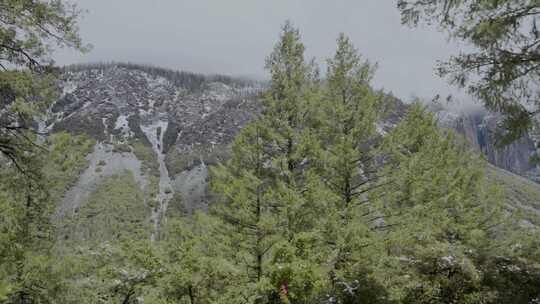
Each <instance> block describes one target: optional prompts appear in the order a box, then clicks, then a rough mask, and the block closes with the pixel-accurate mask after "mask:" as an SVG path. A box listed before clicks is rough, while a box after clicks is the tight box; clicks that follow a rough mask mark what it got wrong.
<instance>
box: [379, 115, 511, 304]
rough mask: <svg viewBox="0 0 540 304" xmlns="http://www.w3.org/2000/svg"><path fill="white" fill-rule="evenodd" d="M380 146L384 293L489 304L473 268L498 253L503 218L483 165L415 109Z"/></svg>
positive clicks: (409, 298)
mask: <svg viewBox="0 0 540 304" xmlns="http://www.w3.org/2000/svg"><path fill="white" fill-rule="evenodd" d="M387 143H389V145H390V147H391V149H390V150H391V152H390V153H389V159H388V163H389V164H388V167H387V169H388V170H390V171H391V172H392V174H391V175H389V176H388V178H387V179H388V180H389V181H390V183H389V185H388V187H385V189H384V190H382V191H384V193H385V198H384V204H385V207H386V208H387V209H386V214H388V215H390V216H388V217H386V218H385V221H386V223H385V225H388V226H391V227H393V228H394V229H391V230H390V231H389V233H388V234H387V241H386V251H387V252H388V253H389V255H390V256H393V258H391V259H390V260H389V264H390V265H393V266H392V268H391V271H392V272H391V274H389V275H388V276H387V278H388V283H387V284H388V286H389V288H391V289H394V291H396V290H398V291H397V293H401V295H400V296H398V297H402V300H403V301H404V302H405V303H433V302H434V301H435V302H437V303H489V300H490V291H489V289H488V288H486V286H483V285H482V283H481V281H482V267H481V264H480V262H481V261H482V260H483V259H485V257H486V256H489V255H491V254H495V252H497V248H498V247H499V246H500V243H499V242H498V241H496V238H497V237H498V234H497V232H498V230H497V228H500V225H502V224H504V222H505V220H504V218H503V217H502V205H501V200H500V199H501V196H500V192H499V191H498V190H497V188H495V187H494V186H493V185H491V184H490V183H489V182H488V181H487V180H486V178H485V164H484V161H483V160H482V159H481V158H480V157H479V156H478V155H477V154H475V153H474V152H472V151H471V150H470V148H468V147H467V145H466V144H465V143H464V142H463V141H462V140H459V139H458V138H457V137H456V136H455V135H454V134H453V133H452V132H451V131H446V130H441V129H439V128H438V127H437V124H436V121H435V119H434V118H433V116H432V115H431V114H428V113H427V112H426V110H425V109H424V108H423V107H422V106H420V105H413V106H412V108H411V109H410V111H409V113H408V115H407V117H406V118H405V119H404V121H403V122H402V123H400V125H399V126H398V127H396V129H395V130H393V132H392V134H391V135H390V136H389V137H388V138H387Z"/></svg>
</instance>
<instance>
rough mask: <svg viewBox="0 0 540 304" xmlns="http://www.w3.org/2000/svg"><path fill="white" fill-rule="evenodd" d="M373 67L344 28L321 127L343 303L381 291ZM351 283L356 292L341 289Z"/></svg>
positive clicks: (333, 260) (377, 103)
mask: <svg viewBox="0 0 540 304" xmlns="http://www.w3.org/2000/svg"><path fill="white" fill-rule="evenodd" d="M374 69H375V67H374V66H373V65H371V64H370V63H369V62H367V61H363V60H362V59H361V57H360V55H359V54H358V51H357V50H356V49H355V48H354V46H353V45H352V44H351V42H350V40H349V39H348V38H347V37H346V36H345V35H343V34H341V35H340V37H339V38H338V40H337V51H336V53H335V55H334V57H333V58H332V59H330V60H328V73H327V81H326V86H325V89H326V90H325V94H324V102H323V103H322V105H323V106H322V113H321V120H320V121H321V123H320V124H321V127H320V128H319V134H320V135H319V136H320V141H321V142H322V144H323V146H324V148H323V149H322V151H321V153H320V155H321V157H320V159H319V163H320V166H321V168H320V175H321V179H322V181H323V183H324V184H325V186H326V187H327V189H328V191H329V192H330V193H331V195H332V196H331V197H333V200H332V202H333V205H332V207H331V208H329V210H330V211H329V212H328V214H327V223H326V224H327V233H328V235H327V236H326V238H327V243H328V244H329V245H330V246H329V247H330V256H329V259H330V264H331V265H330V279H331V280H332V288H331V292H330V294H331V297H336V296H337V295H336V294H338V295H340V296H339V297H340V298H339V299H336V300H337V301H339V302H341V303H348V302H349V301H353V302H354V301H355V299H358V298H366V297H370V298H371V299H372V300H369V301H372V302H373V303H375V302H376V297H377V296H376V295H375V293H376V291H375V290H373V289H372V288H371V287H373V286H370V287H367V286H369V284H370V283H369V282H368V281H369V280H370V279H369V277H368V276H369V273H370V270H369V267H368V265H372V264H373V259H375V258H377V253H376V251H377V245H378V242H377V241H376V234H375V232H374V230H375V224H376V219H378V218H380V214H378V213H377V212H376V210H375V206H374V204H373V203H374V202H372V201H371V200H370V194H371V192H372V191H374V190H376V189H377V187H379V186H380V184H379V183H380V181H379V177H378V175H379V174H380V173H379V172H378V168H377V163H376V159H377V158H378V155H377V153H378V151H377V149H376V147H375V143H376V138H377V137H378V136H380V135H379V134H378V133H377V126H376V124H377V122H379V120H380V119H381V118H382V112H381V109H382V107H381V105H382V98H383V95H382V94H380V93H377V92H375V91H374V90H373V89H372V88H371V87H370V81H371V79H372V77H373V73H374ZM346 286H349V288H351V289H354V292H349V293H348V294H347V293H339V292H338V290H341V289H343V288H345V287H346ZM351 286H354V287H351ZM369 289H372V290H369ZM366 303H367V302H366ZM370 303H371V302H370Z"/></svg>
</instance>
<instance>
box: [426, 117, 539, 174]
mask: <svg viewBox="0 0 540 304" xmlns="http://www.w3.org/2000/svg"><path fill="white" fill-rule="evenodd" d="M436 113H437V116H438V117H439V121H440V123H441V125H442V126H444V127H450V128H453V129H455V130H456V131H457V132H458V133H460V134H463V135H464V136H465V138H466V139H467V140H468V141H469V142H470V143H471V144H472V146H473V147H474V148H476V149H477V150H478V151H480V152H481V153H482V154H484V155H485V157H486V159H487V160H488V161H489V162H490V163H491V164H492V165H494V166H496V167H499V168H502V169H505V170H507V171H510V172H513V173H515V174H518V175H521V176H523V177H526V178H528V179H530V180H533V181H535V182H537V183H540V166H539V165H538V164H534V163H532V162H531V157H532V156H533V155H535V153H538V152H540V137H535V136H533V135H532V134H531V135H527V136H525V137H523V138H522V139H520V140H518V141H516V142H514V143H512V144H510V145H508V146H503V147H501V146H498V145H497V143H496V137H495V132H496V130H497V127H498V124H499V123H500V121H501V117H500V116H499V115H496V114H491V113H488V112H486V111H483V110H478V109H477V110H469V111H451V110H441V109H439V110H438V111H436Z"/></svg>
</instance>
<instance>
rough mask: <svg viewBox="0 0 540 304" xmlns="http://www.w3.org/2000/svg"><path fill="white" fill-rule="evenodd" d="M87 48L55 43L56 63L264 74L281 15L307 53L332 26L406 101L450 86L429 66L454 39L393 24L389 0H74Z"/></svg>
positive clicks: (322, 54) (326, 45) (332, 34)
mask: <svg viewBox="0 0 540 304" xmlns="http://www.w3.org/2000/svg"><path fill="white" fill-rule="evenodd" d="M75 2H76V3H77V4H78V5H79V7H80V8H81V9H85V10H87V12H86V13H85V14H84V17H83V18H82V20H81V22H80V27H81V35H82V37H83V39H84V40H85V42H87V43H90V44H92V45H93V46H94V47H93V50H92V51H91V52H90V53H88V54H85V55H79V54H76V53H74V52H70V51H60V52H58V53H57V54H56V56H55V59H56V60H57V62H58V63H59V64H70V63H79V62H96V61H131V62H137V63H145V64H153V65H157V66H161V67H167V68H173V69H180V70H188V71H193V72H201V73H222V74H229V75H242V76H254V77H258V78H264V77H266V76H267V74H266V72H265V70H264V60H265V58H266V56H267V55H268V54H269V52H270V51H271V50H272V47H273V45H274V43H275V42H276V40H277V39H278V36H279V31H280V28H281V25H282V24H283V23H284V22H285V20H287V19H289V20H291V21H292V22H293V24H294V25H295V26H297V27H299V28H300V30H301V32H302V35H303V41H304V43H305V44H306V47H307V55H308V56H309V57H316V58H317V59H318V60H319V61H320V62H323V61H324V59H325V58H327V57H329V56H332V54H333V51H334V49H335V46H336V43H335V40H336V38H337V36H338V34H339V33H340V32H344V33H346V34H347V35H349V36H350V37H351V39H352V41H353V42H354V44H355V45H356V47H357V48H358V49H359V50H360V52H361V53H362V54H363V55H364V56H365V57H367V58H368V59H370V60H371V61H373V62H377V63H378V64H379V70H378V72H377V76H376V78H375V86H376V87H378V88H381V87H384V88H385V89H386V90H387V91H392V92H394V94H395V95H397V96H398V97H401V98H403V99H406V100H409V99H411V97H412V96H413V95H416V96H421V97H424V98H430V97H432V96H434V95H435V94H437V93H440V94H442V95H446V94H449V93H455V89H453V88H452V87H450V86H449V85H448V84H447V83H446V82H445V81H444V80H442V79H439V78H438V77H437V76H436V75H435V73H434V66H435V64H436V62H437V60H442V59H445V58H448V56H449V55H450V54H452V53H456V52H457V51H458V48H457V46H456V45H452V44H449V43H448V42H447V39H446V36H445V35H444V34H443V33H439V32H437V31H435V30H432V29H409V28H407V27H404V26H402V25H401V24H400V17H399V12H398V11H397V9H396V0H334V1H328V0H76V1H75Z"/></svg>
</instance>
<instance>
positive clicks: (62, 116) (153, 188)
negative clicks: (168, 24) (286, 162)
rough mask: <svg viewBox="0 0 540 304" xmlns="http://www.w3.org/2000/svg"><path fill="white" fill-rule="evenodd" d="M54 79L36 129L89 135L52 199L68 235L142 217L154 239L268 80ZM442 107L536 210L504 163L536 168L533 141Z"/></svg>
mask: <svg viewBox="0 0 540 304" xmlns="http://www.w3.org/2000/svg"><path fill="white" fill-rule="evenodd" d="M58 85H59V88H60V89H61V92H62V94H61V97H60V98H59V99H58V101H57V102H55V103H54V104H53V105H52V106H51V107H50V109H49V111H48V113H47V115H46V119H44V120H43V121H40V123H39V128H40V131H41V132H42V133H49V134H56V133H60V132H68V133H71V134H75V135H81V134H82V135H85V136H87V137H90V138H92V139H93V142H94V143H93V148H92V151H91V152H90V153H89V154H88V155H87V156H86V161H87V163H86V164H85V166H84V170H83V171H82V172H81V174H80V175H79V176H78V177H77V178H76V181H74V183H73V184H72V185H70V186H69V189H68V190H67V191H66V193H64V194H63V199H62V200H61V202H59V205H58V210H57V215H58V217H59V218H61V219H68V221H67V222H65V223H64V224H65V229H64V231H65V234H66V236H65V237H66V238H93V237H96V236H100V237H102V238H106V236H107V235H109V234H110V233H111V231H121V230H126V229H129V227H130V225H131V224H132V223H131V222H138V221H143V222H144V223H142V224H144V225H150V226H153V229H147V230H148V231H151V235H150V236H151V237H152V238H155V237H157V236H158V233H159V230H160V227H161V226H162V223H163V222H164V221H166V219H167V217H168V216H169V215H171V214H174V213H175V212H176V213H191V212H193V210H195V209H205V208H206V207H207V206H206V204H207V201H208V195H209V193H208V189H207V182H208V165H212V164H215V163H217V162H219V161H222V160H225V159H226V158H227V155H228V153H229V147H230V143H231V142H232V141H233V139H234V137H235V135H236V134H237V133H238V131H239V130H240V129H241V128H242V126H244V125H245V124H246V123H248V122H249V121H250V120H252V119H253V118H254V117H256V115H257V114H258V113H259V111H260V108H261V105H260V101H259V100H260V94H261V93H262V92H263V90H264V89H265V84H264V83H261V82H256V81H250V80H246V79H239V78H233V77H227V76H219V75H215V76H203V75H198V74H193V73H186V72H177V71H171V70H166V69H160V68H155V67H149V66H142V65H134V64H98V65H86V66H71V67H67V68H65V70H64V73H63V76H62V79H61V81H60V82H59V84H58ZM385 106H386V107H387V109H386V110H387V111H386V112H387V113H388V115H387V116H386V117H385V118H384V119H383V121H381V122H380V124H379V132H385V131H387V130H389V129H391V128H392V127H393V126H394V125H395V124H396V123H397V122H398V121H399V120H400V119H401V117H402V116H403V115H404V113H405V112H406V108H407V106H406V105H404V104H403V103H402V102H400V101H399V100H398V99H396V98H394V97H391V96H387V98H386V102H385ZM438 115H439V117H440V118H441V123H442V124H444V125H446V126H450V127H452V128H454V129H456V130H458V131H459V132H461V133H462V134H464V135H465V136H466V137H467V138H468V139H469V141H471V143H472V144H473V146H475V147H476V148H477V149H478V150H479V151H481V152H483V153H484V154H485V155H486V156H487V158H488V159H489V160H490V162H491V163H493V164H494V165H495V166H497V167H499V168H497V167H493V168H492V169H491V170H490V172H493V174H491V176H493V177H494V178H495V179H496V180H497V181H498V182H502V183H503V184H505V185H507V186H505V187H506V188H508V189H510V190H511V191H508V192H507V193H510V195H511V197H512V199H515V200H513V201H512V203H513V205H512V206H517V207H520V208H521V207H523V206H530V209H531V210H536V211H538V206H540V202H538V198H539V197H540V195H537V194H538V193H540V190H539V189H540V185H538V184H535V183H533V182H527V183H524V182H522V180H520V179H519V178H518V177H516V176H514V175H512V174H511V173H509V172H507V171H504V170H503V169H506V170H508V171H512V172H515V173H517V174H520V175H523V176H528V175H530V178H532V179H534V178H537V177H538V176H540V174H538V171H535V170H537V169H538V168H535V167H532V166H531V165H529V163H528V157H529V156H530V153H531V151H534V146H535V145H536V144H537V143H538V142H534V141H533V140H532V139H525V140H524V141H523V142H519V143H516V144H514V145H512V146H511V147H508V148H506V150H502V151H500V150H497V149H495V147H494V142H493V141H492V140H491V139H490V138H491V137H490V136H489V134H490V132H491V128H492V126H493V123H494V122H493V121H492V120H491V119H492V118H491V116H489V115H484V116H479V115H477V114H470V115H456V114H455V113H450V112H448V111H446V112H444V111H442V112H441V111H439V114H438ZM524 193H525V194H524ZM141 202H142V204H141ZM531 221H533V220H531ZM74 225H75V226H76V227H77V228H74V227H75V226H74ZM81 227H82V228H81ZM81 230H82V231H81Z"/></svg>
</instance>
